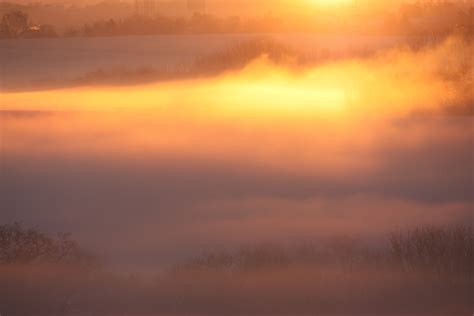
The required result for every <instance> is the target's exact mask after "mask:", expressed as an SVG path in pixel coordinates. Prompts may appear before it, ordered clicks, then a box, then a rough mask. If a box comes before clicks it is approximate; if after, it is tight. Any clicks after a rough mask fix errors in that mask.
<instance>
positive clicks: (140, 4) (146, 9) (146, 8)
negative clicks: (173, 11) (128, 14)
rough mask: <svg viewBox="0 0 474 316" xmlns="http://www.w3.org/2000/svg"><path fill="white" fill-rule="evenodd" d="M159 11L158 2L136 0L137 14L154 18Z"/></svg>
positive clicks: (154, 0)
mask: <svg viewBox="0 0 474 316" xmlns="http://www.w3.org/2000/svg"><path fill="white" fill-rule="evenodd" d="M157 11H158V0H135V14H137V15H145V16H152V15H155V14H156V13H157Z"/></svg>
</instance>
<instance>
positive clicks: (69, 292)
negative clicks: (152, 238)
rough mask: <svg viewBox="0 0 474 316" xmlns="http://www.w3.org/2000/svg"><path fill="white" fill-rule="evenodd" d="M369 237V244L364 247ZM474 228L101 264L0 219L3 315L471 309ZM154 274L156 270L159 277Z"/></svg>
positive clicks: (66, 242) (69, 245) (69, 244)
mask: <svg viewBox="0 0 474 316" xmlns="http://www.w3.org/2000/svg"><path fill="white" fill-rule="evenodd" d="M369 244H370V245H369ZM473 255H474V230H473V228H472V227H471V226H451V227H444V228H443V227H423V228H418V229H413V230H406V231H398V232H395V233H392V234H390V235H389V236H385V237H384V238H383V239H382V240H371V241H370V242H365V243H364V242H361V241H357V240H355V239H352V238H349V237H337V238H333V239H329V240H325V241H314V242H310V243H304V244H299V245H294V246H278V245H261V246H255V247H247V248H242V249H240V250H236V251H222V252H213V253H208V254H205V255H202V256H199V257H196V258H194V259H191V260H189V261H188V262H186V263H183V264H180V265H176V266H175V267H173V268H171V269H168V270H167V271H166V272H165V273H161V274H157V276H147V277H145V276H143V277H132V276H128V275H121V274H118V273H112V272H108V271H107V269H105V268H104V267H103V266H100V265H98V264H97V260H95V259H92V257H90V256H88V255H85V254H84V252H83V250H80V247H79V246H78V245H77V244H76V243H75V242H73V241H72V240H71V239H70V238H69V237H67V236H62V237H59V238H52V237H49V236H47V235H45V234H43V233H40V232H38V231H37V230H33V229H26V228H24V227H23V226H22V225H19V224H15V225H5V226H0V284H1V285H2V286H1V287H0V310H1V313H2V315H169V314H173V315H177V314H182V315H190V313H192V314H199V315H265V314H267V315H278V314H281V315H308V314H311V315H369V314H370V315H470V314H471V313H472V310H473V299H474V297H473V267H474V262H473ZM158 275H159V276H158Z"/></svg>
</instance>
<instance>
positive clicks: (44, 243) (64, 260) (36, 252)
mask: <svg viewBox="0 0 474 316" xmlns="http://www.w3.org/2000/svg"><path fill="white" fill-rule="evenodd" d="M89 259H90V258H88V256H87V255H86V254H85V253H84V252H83V251H82V250H81V248H80V247H79V245H78V244H77V242H75V241H74V240H72V239H71V236H70V234H58V235H57V237H56V238H53V237H50V236H48V235H47V234H45V233H42V232H40V231H38V230H36V229H33V228H25V227H23V225H22V224H20V223H15V224H12V225H1V226H0V264H2V263H3V264H35V263H53V264H77V263H85V262H86V261H88V260H89Z"/></svg>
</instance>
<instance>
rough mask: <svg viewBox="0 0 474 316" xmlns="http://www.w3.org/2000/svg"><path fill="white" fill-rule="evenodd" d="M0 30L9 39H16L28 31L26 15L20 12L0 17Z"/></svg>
mask: <svg viewBox="0 0 474 316" xmlns="http://www.w3.org/2000/svg"><path fill="white" fill-rule="evenodd" d="M1 29H2V31H3V33H4V34H5V35H6V36H8V37H11V38H18V37H20V36H21V35H22V34H23V33H25V32H26V31H27V30H28V15H27V14H26V13H24V12H22V11H12V12H9V13H6V14H5V15H4V16H3V17H2V23H1Z"/></svg>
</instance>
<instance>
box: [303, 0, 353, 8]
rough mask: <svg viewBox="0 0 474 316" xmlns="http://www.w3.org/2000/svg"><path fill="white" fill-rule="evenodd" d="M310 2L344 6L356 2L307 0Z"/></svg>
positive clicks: (347, 0) (328, 5)
mask: <svg viewBox="0 0 474 316" xmlns="http://www.w3.org/2000/svg"><path fill="white" fill-rule="evenodd" d="M306 1H307V2H308V3H309V4H312V5H317V6H325V7H331V6H342V5H348V4H352V3H354V1H355V0H306Z"/></svg>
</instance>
